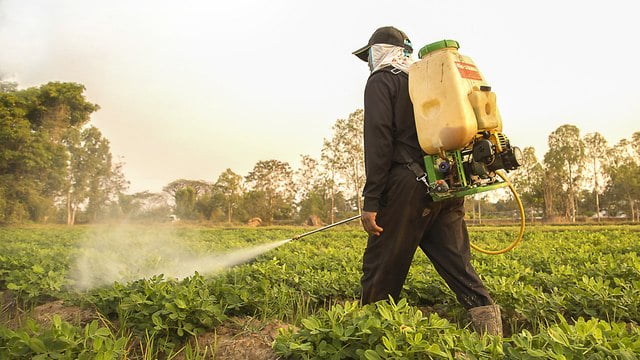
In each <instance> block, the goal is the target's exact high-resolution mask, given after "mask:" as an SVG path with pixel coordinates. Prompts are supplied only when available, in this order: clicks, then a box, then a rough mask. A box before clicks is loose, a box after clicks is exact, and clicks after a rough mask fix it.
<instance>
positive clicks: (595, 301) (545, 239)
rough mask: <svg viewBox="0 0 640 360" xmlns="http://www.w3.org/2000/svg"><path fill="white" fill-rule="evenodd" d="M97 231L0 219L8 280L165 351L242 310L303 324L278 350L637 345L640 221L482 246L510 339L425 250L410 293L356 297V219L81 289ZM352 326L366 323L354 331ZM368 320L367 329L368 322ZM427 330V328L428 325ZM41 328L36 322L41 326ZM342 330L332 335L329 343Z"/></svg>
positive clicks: (25, 294) (240, 238) (241, 241)
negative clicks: (240, 252)
mask: <svg viewBox="0 0 640 360" xmlns="http://www.w3.org/2000/svg"><path fill="white" fill-rule="evenodd" d="M87 231H88V230H84V229H78V230H71V231H69V230H66V229H65V230H63V229H53V230H51V229H49V230H47V231H44V230H38V229H35V230H33V229H0V275H1V277H0V279H2V281H0V291H2V290H5V291H6V290H9V291H11V292H12V293H14V294H17V296H18V298H19V299H21V301H22V302H23V303H24V304H26V305H28V304H38V303H40V302H43V301H46V300H49V299H52V298H53V299H56V298H59V299H65V300H66V301H67V302H73V303H76V304H80V305H83V306H87V307H93V308H96V309H97V310H98V312H99V313H100V314H101V315H102V316H104V317H105V318H106V319H111V320H116V321H114V323H118V324H121V326H123V327H126V328H127V329H128V331H129V333H130V334H132V336H135V337H138V338H144V337H145V336H149V334H151V335H152V336H153V337H154V338H155V339H156V346H158V347H159V348H162V349H164V350H165V351H172V350H173V349H176V348H177V347H178V346H180V345H181V344H184V343H185V341H186V340H187V339H188V338H190V337H191V336H193V335H195V334H200V333H202V332H206V331H211V330H212V329H214V328H215V327H216V326H218V325H219V324H221V323H223V322H224V321H225V320H226V319H227V318H228V317H230V316H239V315H249V316H255V317H258V318H260V319H262V320H265V321H270V320H272V319H278V320H284V321H286V322H289V323H293V324H296V325H298V326H300V327H301V328H300V331H299V332H297V333H295V332H288V333H284V334H283V335H282V336H281V337H280V338H278V341H277V342H276V350H277V351H278V352H279V353H280V354H281V355H287V356H293V357H301V358H306V357H313V356H320V355H318V354H320V353H322V354H325V353H324V352H323V351H328V352H327V353H326V354H329V353H331V351H334V350H331V349H333V348H335V349H343V350H344V351H347V350H345V349H347V348H349V347H345V346H346V345H345V344H360V345H354V346H355V347H353V348H349V349H351V350H349V351H352V350H353V352H348V351H347V352H345V353H344V354H343V355H344V356H343V357H344V358H347V357H354V356H355V357H363V358H376V357H375V356H379V357H382V358H387V357H394V356H395V357H403V356H404V357H409V358H411V356H410V355H409V354H411V351H414V350H415V351H417V350H416V349H420V351H421V352H420V354H425V353H430V352H429V351H427V350H425V347H426V348H427V349H428V348H431V350H432V352H431V354H432V355H433V357H434V358H438V357H443V358H447V357H454V356H455V355H456V351H458V352H462V353H466V354H467V355H468V356H477V357H487V356H496V354H504V356H507V355H509V354H511V355H509V356H512V357H513V356H515V355H513V354H516V353H522V352H523V351H524V353H527V354H529V355H530V356H531V358H536V357H539V358H549V357H550V354H565V355H564V356H567V355H566V354H573V353H574V352H577V351H580V349H582V351H586V350H587V349H591V350H589V351H596V350H593V349H600V350H597V351H601V352H600V353H597V352H594V354H595V353H597V354H600V355H602V354H609V356H612V355H611V354H615V356H619V357H620V358H625V356H626V355H625V354H628V353H629V351H631V353H632V354H633V353H634V351H638V347H637V343H636V342H637V339H638V334H637V327H635V326H636V325H635V324H637V323H638V322H640V309H639V305H638V304H640V257H639V256H638V254H639V253H640V251H639V250H640V241H639V240H640V232H638V229H637V228H633V227H606V228H593V229H581V228H539V229H531V230H529V231H528V232H527V234H526V236H525V239H524V242H523V244H522V245H521V246H520V247H518V248H517V249H516V250H514V251H512V252H510V253H507V254H505V255H503V256H488V255H481V254H476V255H475V257H474V260H473V264H474V266H475V267H476V269H477V270H478V272H479V273H480V274H481V276H482V277H483V279H484V281H485V283H486V285H487V287H488V288H489V290H490V292H491V294H492V296H493V297H494V299H495V300H496V302H498V303H499V304H500V305H501V307H502V308H503V317H504V320H505V323H507V325H508V331H507V332H509V331H510V332H511V333H513V335H512V336H510V337H508V338H507V339H506V340H505V341H504V342H498V343H497V342H495V341H497V340H490V339H487V338H478V337H477V335H475V334H471V333H469V332H468V331H467V330H466V329H464V327H465V326H466V325H467V324H468V321H467V318H466V315H465V313H464V311H463V310H462V308H461V307H460V306H459V305H458V304H457V303H456V301H455V299H454V297H453V295H452V294H451V292H450V290H449V289H448V288H447V287H446V285H445V284H444V282H443V281H442V280H441V279H440V277H439V276H438V275H437V274H436V272H435V270H434V269H433V268H432V266H431V265H430V264H429V263H428V261H427V260H426V258H425V257H424V256H422V255H418V256H416V259H415V261H414V265H413V266H412V269H411V271H410V274H409V277H408V279H407V282H406V284H405V287H404V291H403V297H405V298H406V299H407V302H401V303H398V304H386V305H385V304H384V303H381V304H378V305H376V306H368V307H358V306H356V305H354V304H355V303H352V302H350V301H353V300H355V299H357V297H358V295H359V276H360V259H361V254H362V251H363V248H364V244H365V242H366V239H365V237H364V236H363V234H362V232H361V231H359V230H356V229H350V228H344V229H341V230H338V231H330V232H325V233H320V234H317V235H314V236H313V237H310V238H307V239H305V240H300V241H295V242H291V243H288V244H286V245H284V246H282V247H280V248H277V249H275V250H272V251H270V252H269V253H267V254H264V255H262V256H261V257H259V258H258V259H257V260H256V261H254V262H251V263H248V264H244V265H240V266H236V267H234V268H232V269H229V270H227V271H224V272H221V273H217V274H195V275H194V276H191V277H189V278H187V279H184V280H172V279H166V278H165V277H162V276H154V277H150V278H146V279H140V280H136V281H132V282H126V283H114V284H111V285H107V286H103V287H101V288H98V289H94V290H91V291H88V292H82V293H77V292H75V291H72V290H71V288H70V286H71V285H73V280H71V279H70V278H69V276H68V275H69V272H70V269H71V267H72V264H73V261H74V259H75V258H77V256H78V255H79V251H80V250H79V243H80V242H81V240H82V239H83V237H86V236H87ZM141 231H150V230H148V229H142V230H141ZM154 231H162V230H154ZM172 231H175V234H174V235H176V236H177V238H179V239H181V240H182V241H183V243H184V246H186V247H189V248H190V249H193V250H194V251H198V252H202V253H207V252H212V251H220V250H223V249H229V248H236V247H246V246H251V245H254V244H257V243H260V242H264V241H272V240H279V239H284V238H286V237H290V236H291V235H293V234H295V233H297V232H299V229H263V230H256V229H194V228H185V229H178V230H177V231H176V230H172ZM151 235H153V232H152V233H151ZM471 236H472V238H473V239H474V240H475V241H477V242H479V243H482V244H483V245H486V246H494V247H495V246H499V244H498V242H499V240H500V239H504V238H508V237H510V236H513V231H512V229H476V230H473V231H472V232H471ZM407 304H411V305H412V306H409V305H407ZM386 306H390V307H391V308H386ZM398 307H399V308H400V309H401V310H398ZM418 308H422V309H426V310H429V311H431V312H433V311H436V312H437V313H438V314H439V316H436V315H435V314H432V315H429V316H418V315H417V314H418V311H419V310H418ZM381 309H382V310H381ZM385 309H387V310H386V311H391V310H393V311H391V312H392V313H393V314H392V315H390V316H392V317H394V319H395V320H394V321H395V323H394V324H395V325H389V324H387V323H385V321H388V320H389V319H386V316H387V315H385V314H386V313H385ZM389 309H391V310H389ZM339 314H342V315H339ZM396 316H397V318H396ZM336 317H338V318H340V319H341V320H340V321H338V323H339V326H338V327H337V328H335V329H334V326H335V324H332V325H331V326H329V325H326V323H327V321H334V322H335V321H336V320H335V318H336ZM387 317H388V316H387ZM365 318H369V319H378V320H379V321H381V322H380V323H379V324H378V323H375V324H373V325H371V324H370V325H371V326H373V328H375V329H376V330H375V332H376V334H378V335H379V336H378V335H376V336H373V335H371V334H369V333H367V332H366V331H365V330H363V329H361V327H362V326H364V325H362V324H360V322H361V321H362V319H365ZM581 318H582V319H586V320H580V319H581ZM331 319H333V320H331ZM445 319H446V320H445ZM564 319H568V320H564ZM371 321H375V320H371ZM432 322H436V323H438V324H445V325H442V326H443V329H448V330H438V331H444V332H445V333H447V334H449V335H450V340H447V341H448V342H445V343H439V342H437V341H436V340H434V339H436V338H438V339H440V337H439V336H435V335H433V334H432V335H428V334H430V333H429V331H427V329H430V327H431V326H433V324H432ZM358 324H360V325H358ZM385 324H386V325H385ZM361 325H362V326H361ZM367 326H369V325H367ZM389 326H390V327H389ZM394 326H405V327H406V326H408V327H410V328H413V329H414V330H415V331H416V333H415V334H413V333H412V334H409V333H406V334H405V333H402V332H400V333H398V332H395V330H393V331H392V329H396V328H395V327H394ZM347 327H352V328H353V330H349V331H352V332H350V333H349V334H348V335H345V331H346V330H344V329H345V328H347ZM340 329H342V330H340ZM418 329H420V331H418ZM584 329H592V330H589V331H594V332H595V334H596V335H593V336H595V338H594V339H595V340H593V339H592V337H593V336H592V335H584V334H583V333H582V332H584V331H587V330H584ZM593 329H600V330H593ZM628 329H631V330H628ZM320 330H322V331H320ZM396 330H397V329H396ZM4 331H5V332H4V334H5V335H4V339H5V340H6V339H9V338H13V339H14V340H15V339H16V337H15V336H13V337H11V336H10V335H6V334H9V333H8V332H7V331H9V330H4ZM48 331H49V330H48ZM77 331H79V332H81V329H80V330H77ZM314 331H315V333H312V332H314ZM357 331H359V332H361V334H360V335H357V336H356V335H354V334H355V333H356V332H357ZM363 331H364V332H363ZM387 331H392V332H394V333H395V334H396V335H397V336H386V339H387V340H383V338H384V336H385V335H381V334H386V332H387ZM587 332H588V331H587ZM41 333H42V332H41ZM417 333H420V334H422V335H420V336H422V338H420V339H417V338H416V336H418V335H416V334H417ZM436 333H437V332H436ZM588 333H589V334H591V332H588ZM38 334H39V333H37V332H32V336H35V337H36V338H38V336H40V335H38ZM434 334H435V333H434ZM597 334H600V335H597ZM103 335H105V334H103ZM0 337H2V336H0ZM336 337H337V338H338V340H339V339H340V338H341V337H344V339H343V340H340V341H343V343H341V342H340V341H338V342H335V343H332V341H336V340H335V338H336ZM445 338H446V337H445ZM587 338H588V339H591V340H588V341H587V340H585V339H587ZM328 339H330V340H331V341H329V340H328ZM554 339H555V340H554ZM557 339H560V340H561V341H556V340H557ZM598 339H599V340H598ZM603 339H604V340H603ZM630 339H631V340H630ZM633 339H635V340H633ZM600 340H602V341H604V343H603V342H602V341H600ZM25 341H27V340H25ZM99 341H106V340H99ZM115 341H117V339H115V338H114V339H113V340H112V343H113V344H114V346H115ZM438 341H444V340H438ZM599 341H600V342H599ZM634 341H636V342H634ZM362 342H365V343H368V344H369V345H364V343H362ZM394 342H395V343H394ZM563 342H564V343H566V344H567V345H566V347H565V348H562V349H561V348H558V346H564V345H562V344H563ZM329 343H331V344H332V345H331V347H328V345H326V344H329ZM374 343H375V346H374ZM323 344H324V345H323ZM434 344H440V345H437V347H436V346H434ZM451 344H453V345H451ZM558 344H560V345H558ZM603 344H604V345H603ZM634 344H635V345H634ZM118 345H121V344H118ZM450 345H451V346H450ZM6 346H8V345H6ZM367 346H371V347H367ZM634 346H635V347H634ZM1 347H2V346H1V345H0V348H1ZM603 347H604V349H606V351H611V352H610V353H609V352H606V351H605V350H602V349H603ZM115 348H117V347H115ZM115 348H114V349H115ZM412 348H413V349H414V350H411V349H412ZM118 349H120V348H118ZM456 349H457V350H456ZM523 349H524V350H523ZM358 350H360V351H358ZM366 350H372V351H373V352H371V351H368V352H367V351H366ZM423 350H424V351H423ZM0 351H1V350H0ZM114 351H116V350H114ZM118 351H120V350H118ZM341 351H342V350H341ZM394 351H398V352H397V353H396V352H394ZM374 352H375V355H374ZM0 354H1V352H0ZM313 354H315V355H313ZM332 354H333V353H332ZM399 354H402V355H399ZM334 355H335V354H334ZM323 356H324V355H323ZM335 356H336V358H341V356H342V355H339V354H338V355H335ZM420 356H422V355H420ZM603 356H604V355H603ZM605 357H606V356H605ZM418 358H420V357H418ZM469 358H473V357H469ZM514 358H515V357H514ZM520 358H526V357H520ZM567 358H571V357H570V356H567ZM574 358H579V357H574ZM594 358H597V357H594ZM626 358H633V357H626Z"/></svg>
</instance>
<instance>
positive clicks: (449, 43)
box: [418, 40, 460, 59]
mask: <svg viewBox="0 0 640 360" xmlns="http://www.w3.org/2000/svg"><path fill="white" fill-rule="evenodd" d="M444 48H454V49H459V48H460V43H458V42H457V41H455V40H440V41H436V42H434V43H431V44H429V45H426V46H424V47H423V48H422V49H420V51H419V52H418V58H420V59H422V57H423V56H425V55H426V54H428V53H430V52H432V51H436V50H440V49H444Z"/></svg>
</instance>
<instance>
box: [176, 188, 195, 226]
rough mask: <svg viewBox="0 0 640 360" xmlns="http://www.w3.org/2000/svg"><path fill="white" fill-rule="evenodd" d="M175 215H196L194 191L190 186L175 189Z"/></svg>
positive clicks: (182, 217) (186, 217) (182, 216)
mask: <svg viewBox="0 0 640 360" xmlns="http://www.w3.org/2000/svg"><path fill="white" fill-rule="evenodd" d="M175 200H176V215H178V217H180V218H181V219H194V218H195V215H196V191H195V190H194V189H193V188H192V187H191V186H187V187H183V188H182V189H180V190H178V191H176V193H175Z"/></svg>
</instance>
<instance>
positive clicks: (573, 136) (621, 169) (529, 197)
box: [510, 125, 640, 222]
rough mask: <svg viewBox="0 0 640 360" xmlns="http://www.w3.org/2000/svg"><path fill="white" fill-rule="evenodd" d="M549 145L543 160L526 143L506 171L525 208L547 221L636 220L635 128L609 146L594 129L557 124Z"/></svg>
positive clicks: (639, 197)
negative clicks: (518, 162) (519, 163)
mask: <svg viewBox="0 0 640 360" xmlns="http://www.w3.org/2000/svg"><path fill="white" fill-rule="evenodd" d="M548 146H549V149H548V151H547V152H546V153H545V155H544V157H543V159H542V161H539V160H538V159H537V157H536V154H535V149H534V148H533V147H527V148H525V149H524V151H523V153H524V166H523V167H522V168H520V169H518V170H516V171H515V172H514V173H512V175H511V176H510V178H511V179H512V182H513V183H514V184H515V186H516V188H517V189H518V192H519V193H520V196H521V197H522V200H523V203H524V205H525V207H526V208H527V210H528V212H529V213H531V214H533V215H534V216H535V214H541V215H542V217H543V219H545V220H547V221H551V222H576V221H578V220H585V219H586V218H591V219H594V220H597V221H601V220H602V218H603V217H608V218H611V217H618V218H625V219H628V220H629V221H633V222H638V221H640V211H639V210H640V209H639V205H640V131H636V132H634V133H633V134H632V135H631V137H630V138H629V139H621V140H620V141H618V142H617V143H615V144H613V145H609V144H608V142H607V140H606V139H605V137H604V136H602V134H600V133H599V132H592V133H588V134H586V135H584V136H581V134H580V129H579V128H578V127H577V126H574V125H562V126H560V127H558V128H557V129H556V130H555V131H553V132H552V133H551V134H550V135H549V138H548Z"/></svg>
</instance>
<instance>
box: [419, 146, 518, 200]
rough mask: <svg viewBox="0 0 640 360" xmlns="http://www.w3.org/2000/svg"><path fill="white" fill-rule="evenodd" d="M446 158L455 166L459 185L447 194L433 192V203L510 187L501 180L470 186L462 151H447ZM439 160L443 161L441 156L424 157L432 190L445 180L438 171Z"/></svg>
mask: <svg viewBox="0 0 640 360" xmlns="http://www.w3.org/2000/svg"><path fill="white" fill-rule="evenodd" d="M446 156H447V159H449V161H450V162H452V163H453V165H454V166H455V170H454V169H452V171H454V172H455V173H457V175H458V180H459V183H457V184H456V186H455V187H451V188H450V189H449V190H448V191H446V192H442V193H438V192H435V191H431V192H430V193H429V195H431V198H433V201H442V200H446V199H451V198H458V197H464V196H469V195H474V194H478V193H481V192H485V191H491V190H496V189H500V188H503V187H505V186H509V184H508V183H507V182H506V181H501V180H496V182H494V183H491V184H484V185H473V184H469V182H468V180H467V177H466V176H465V172H464V167H463V159H462V151H460V150H455V151H447V152H446ZM439 159H441V157H440V155H427V156H425V157H424V166H425V169H426V172H427V181H428V182H429V187H430V188H431V189H434V188H435V186H436V181H438V180H443V179H444V176H443V174H442V173H441V172H440V171H438V164H437V161H438V160H439Z"/></svg>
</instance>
